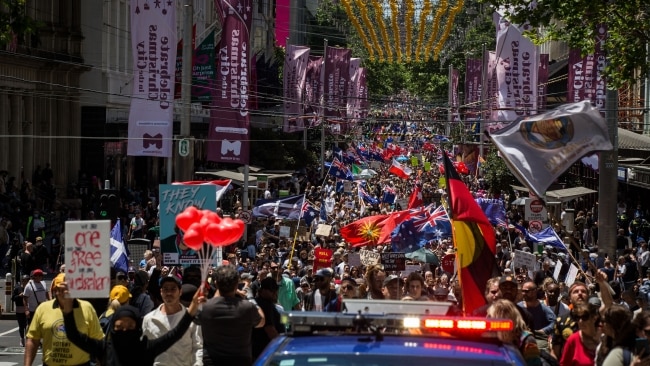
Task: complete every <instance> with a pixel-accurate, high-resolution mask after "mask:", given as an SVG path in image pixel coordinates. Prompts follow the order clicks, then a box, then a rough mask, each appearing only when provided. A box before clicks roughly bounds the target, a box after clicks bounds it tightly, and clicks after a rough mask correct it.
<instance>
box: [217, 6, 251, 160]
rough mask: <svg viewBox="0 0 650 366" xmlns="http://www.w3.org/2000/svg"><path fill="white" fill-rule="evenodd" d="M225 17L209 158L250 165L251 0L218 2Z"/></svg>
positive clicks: (218, 52)
mask: <svg viewBox="0 0 650 366" xmlns="http://www.w3.org/2000/svg"><path fill="white" fill-rule="evenodd" d="M215 5H216V7H217V9H218V12H219V14H221V15H223V16H224V20H223V23H222V24H223V29H222V33H221V41H220V42H219V45H218V46H217V51H216V58H217V73H216V80H215V85H214V88H213V92H214V95H213V96H212V108H211V110H210V129H209V131H208V144H207V158H208V160H209V161H215V162H221V163H235V164H244V165H245V164H248V161H249V151H250V138H249V136H250V129H249V120H250V115H249V108H250V105H249V103H250V102H249V97H250V89H251V86H250V82H249V80H250V58H251V51H252V49H251V46H250V44H249V39H250V36H249V34H250V28H251V21H252V4H250V0H246V1H244V2H243V3H242V2H241V1H235V0H215Z"/></svg>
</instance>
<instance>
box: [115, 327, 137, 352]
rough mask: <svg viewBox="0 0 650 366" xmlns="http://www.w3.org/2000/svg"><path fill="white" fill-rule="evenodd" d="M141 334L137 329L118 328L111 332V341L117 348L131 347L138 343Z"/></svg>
mask: <svg viewBox="0 0 650 366" xmlns="http://www.w3.org/2000/svg"><path fill="white" fill-rule="evenodd" d="M141 337H142V334H141V333H140V331H139V330H137V329H132V330H120V331H115V332H114V333H113V343H114V344H115V346H116V348H117V349H118V350H119V349H132V348H133V347H134V346H136V345H139V343H140V338H141Z"/></svg>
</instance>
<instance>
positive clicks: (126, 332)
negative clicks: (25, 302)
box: [44, 282, 205, 366]
mask: <svg viewBox="0 0 650 366" xmlns="http://www.w3.org/2000/svg"><path fill="white" fill-rule="evenodd" d="M56 292H57V299H58V301H59V303H60V304H61V310H62V312H63V320H64V325H65V333H66V335H67V337H68V339H69V341H70V342H71V343H72V344H73V345H75V346H76V347H79V348H81V349H83V350H84V351H86V352H89V353H91V354H92V355H94V356H96V357H97V358H98V359H99V362H100V363H101V364H102V365H106V366H117V365H119V366H127V365H142V366H152V365H154V360H155V359H156V357H158V356H159V355H160V354H161V353H163V352H165V351H166V350H167V349H169V348H170V347H171V346H172V345H174V344H175V343H176V342H177V341H178V340H179V339H180V338H181V337H183V335H184V334H185V331H186V330H187V329H188V328H189V327H190V325H191V324H192V319H193V318H194V316H195V315H196V313H197V312H198V309H199V304H200V303H201V302H204V301H205V298H204V297H203V296H201V292H200V291H197V292H196V294H195V295H194V298H193V300H192V303H191V305H190V307H189V308H188V309H187V310H185V311H183V317H182V319H181V321H180V322H179V323H178V325H177V326H176V327H174V328H173V329H171V330H170V331H169V332H167V333H166V334H164V335H162V336H161V337H160V338H157V339H149V337H147V336H145V335H143V330H142V321H141V319H142V318H141V316H140V313H139V312H138V309H137V308H135V307H133V306H131V305H124V306H121V307H120V308H118V309H117V310H116V311H115V313H114V314H113V318H112V319H111V324H110V325H109V330H108V334H107V335H106V337H105V338H104V337H101V338H99V339H97V338H95V337H88V336H87V335H86V332H85V331H84V328H87V326H86V324H83V323H82V322H81V321H83V319H78V317H77V316H76V314H75V313H74V309H75V302H79V301H81V300H76V299H73V298H72V297H70V293H69V291H68V286H67V284H66V283H65V282H63V283H61V284H60V285H59V286H57V291H56ZM100 333H101V332H100ZM44 361H45V360H44ZM44 363H45V362H44ZM47 364H48V365H50V362H47ZM71 364H75V365H77V364H83V362H77V363H71Z"/></svg>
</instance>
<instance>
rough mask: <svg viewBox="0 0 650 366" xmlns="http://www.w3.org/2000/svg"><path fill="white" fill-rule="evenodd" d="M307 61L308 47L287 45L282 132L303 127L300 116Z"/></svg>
mask: <svg viewBox="0 0 650 366" xmlns="http://www.w3.org/2000/svg"><path fill="white" fill-rule="evenodd" d="M308 63H309V47H304V46H294V45H289V46H287V53H286V56H285V59H284V69H283V74H284V75H283V76H284V128H283V130H284V132H296V131H302V130H304V129H305V124H304V119H303V118H301V117H302V105H303V99H302V98H303V90H304V89H305V74H306V73H307V64H308Z"/></svg>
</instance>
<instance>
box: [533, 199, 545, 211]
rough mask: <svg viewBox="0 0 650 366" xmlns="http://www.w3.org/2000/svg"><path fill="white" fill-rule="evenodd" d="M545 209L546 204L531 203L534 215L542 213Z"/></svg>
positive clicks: (538, 201) (540, 202) (539, 202)
mask: <svg viewBox="0 0 650 366" xmlns="http://www.w3.org/2000/svg"><path fill="white" fill-rule="evenodd" d="M543 209H544V202H542V201H541V200H533V201H531V202H530V210H531V211H533V212H534V213H540V212H542V210H543Z"/></svg>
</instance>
